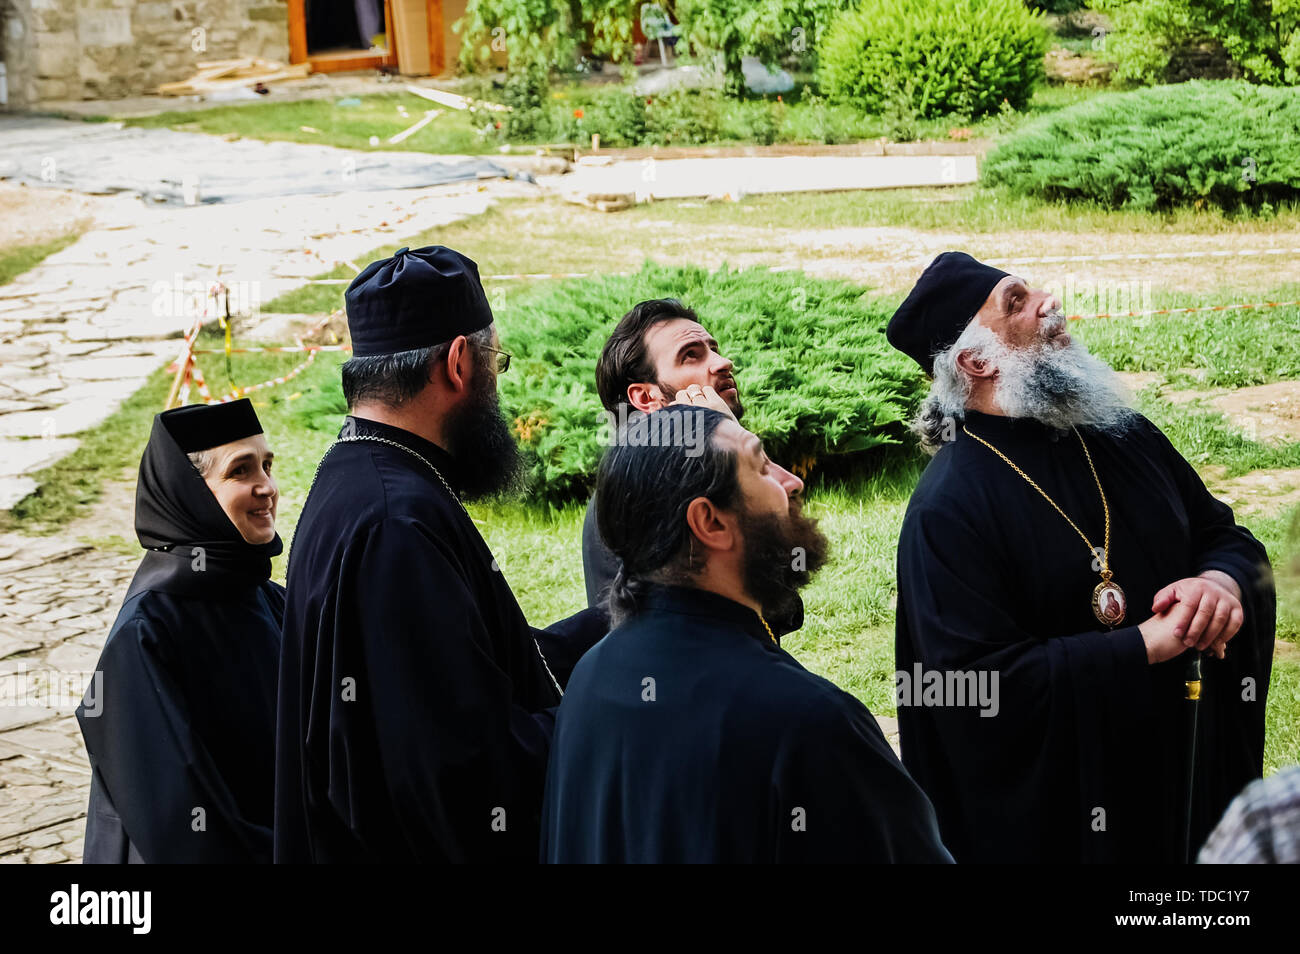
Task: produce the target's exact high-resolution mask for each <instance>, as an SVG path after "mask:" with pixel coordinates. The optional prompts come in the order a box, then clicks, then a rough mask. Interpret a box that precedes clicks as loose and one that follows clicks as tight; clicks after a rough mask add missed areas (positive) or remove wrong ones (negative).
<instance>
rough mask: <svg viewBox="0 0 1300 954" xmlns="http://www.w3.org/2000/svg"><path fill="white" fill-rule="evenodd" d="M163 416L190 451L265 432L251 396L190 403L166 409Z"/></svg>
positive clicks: (169, 428) (167, 426)
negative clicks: (221, 401) (222, 400)
mask: <svg viewBox="0 0 1300 954" xmlns="http://www.w3.org/2000/svg"><path fill="white" fill-rule="evenodd" d="M159 418H160V420H161V421H162V423H163V425H164V426H165V427H166V428H167V433H168V434H170V435H171V436H172V439H173V440H174V441H176V444H177V446H178V447H180V449H181V450H182V451H184V452H185V453H186V454H193V453H194V452H195V451H201V450H207V449H208V448H209V447H220V446H221V445H222V444H229V443H230V442H231V441H238V440H242V439H243V438H245V437H252V436H253V435H254V434H261V433H262V423H261V422H260V421H259V420H258V419H257V412H256V411H254V410H253V402H252V401H250V400H249V399H248V398H240V399H239V400H238V401H228V402H227V403H225V404H187V405H186V406H185V407H177V408H173V409H172V410H170V411H163V412H162V414H160V415H159Z"/></svg>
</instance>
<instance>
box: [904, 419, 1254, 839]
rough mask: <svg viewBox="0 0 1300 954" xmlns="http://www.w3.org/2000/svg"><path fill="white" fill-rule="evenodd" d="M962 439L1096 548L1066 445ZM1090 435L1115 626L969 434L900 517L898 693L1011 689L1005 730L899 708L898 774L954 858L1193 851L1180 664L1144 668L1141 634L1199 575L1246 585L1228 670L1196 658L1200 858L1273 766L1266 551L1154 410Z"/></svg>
mask: <svg viewBox="0 0 1300 954" xmlns="http://www.w3.org/2000/svg"><path fill="white" fill-rule="evenodd" d="M966 426H967V427H969V429H970V431H971V432H973V433H974V434H977V435H979V436H980V437H981V438H983V439H984V440H986V441H988V442H989V443H991V444H993V446H995V447H997V448H998V449H999V450H1000V451H1002V453H1004V454H1005V455H1006V456H1007V457H1009V458H1010V459H1011V460H1012V461H1014V462H1015V464H1016V465H1017V466H1019V467H1020V468H1021V469H1022V470H1023V471H1025V473H1027V474H1028V475H1029V476H1030V477H1032V478H1033V479H1034V480H1035V481H1036V482H1037V483H1038V484H1039V486H1041V487H1042V489H1043V490H1044V491H1046V492H1047V493H1048V494H1049V495H1050V496H1051V497H1052V499H1053V500H1055V501H1056V503H1057V504H1058V505H1059V506H1060V507H1061V508H1062V509H1063V510H1064V511H1065V513H1066V514H1068V515H1069V516H1070V519H1071V520H1073V521H1074V522H1075V523H1076V524H1077V525H1078V526H1079V528H1080V529H1081V530H1082V531H1083V532H1084V533H1085V534H1087V536H1088V538H1089V540H1090V541H1091V542H1092V543H1093V545H1094V546H1097V547H1100V546H1102V539H1103V532H1104V516H1103V511H1102V505H1101V498H1100V496H1099V494H1098V492H1097V485H1096V482H1095V481H1094V479H1093V476H1092V472H1091V470H1090V469H1089V467H1088V462H1087V460H1086V458H1085V457H1084V453H1083V450H1082V448H1081V447H1080V444H1079V441H1078V438H1076V437H1075V436H1074V434H1073V433H1071V432H1070V431H1063V432H1061V431H1055V430H1053V429H1051V428H1048V427H1046V426H1044V425H1042V424H1040V423H1038V422H1036V421H1032V420H1027V419H1010V418H1005V417H997V416H991V415H986V414H980V413H978V412H974V411H970V412H967V419H966ZM1080 433H1081V434H1082V435H1083V438H1084V440H1085V441H1086V443H1087V447H1088V450H1089V451H1090V452H1091V455H1092V459H1093V462H1094V463H1095V464H1096V469H1097V474H1098V476H1099V477H1100V480H1101V484H1102V488H1103V489H1104V490H1105V493H1106V499H1107V501H1108V503H1109V505H1110V518H1111V545H1110V568H1111V570H1112V571H1113V572H1114V581H1115V582H1117V583H1118V584H1119V585H1120V586H1122V587H1123V588H1124V591H1125V593H1126V595H1127V597H1128V615H1127V618H1126V619H1125V620H1124V621H1123V622H1122V624H1121V626H1120V627H1119V628H1116V629H1113V630H1111V629H1108V628H1107V627H1105V626H1103V625H1102V624H1101V623H1099V622H1098V620H1097V618H1096V616H1095V615H1094V614H1093V611H1092V606H1091V599H1092V592H1093V589H1094V587H1095V586H1096V585H1097V584H1098V583H1099V582H1100V581H1101V577H1100V575H1099V573H1098V572H1096V571H1095V570H1094V569H1093V557H1092V554H1090V553H1089V552H1088V548H1087V546H1086V545H1085V544H1084V542H1083V540H1082V539H1081V538H1080V536H1079V535H1078V534H1077V533H1075V531H1074V530H1072V529H1071V528H1070V526H1069V524H1068V523H1066V521H1065V520H1064V519H1063V518H1062V517H1061V516H1060V514H1058V513H1057V512H1056V511H1055V510H1054V509H1053V508H1052V507H1051V505H1050V504H1048V503H1047V501H1046V500H1044V499H1043V498H1042V496H1040V495H1039V493H1038V492H1037V491H1035V490H1034V489H1033V488H1032V487H1031V486H1030V485H1029V484H1028V483H1027V482H1026V481H1025V480H1024V479H1023V478H1022V477H1020V476H1019V475H1017V474H1016V473H1015V472H1014V471H1013V470H1012V469H1011V468H1010V467H1008V466H1007V464H1006V463H1005V462H1004V461H1003V460H1001V459H1000V458H998V457H997V456H996V455H995V454H994V453H993V452H992V451H990V450H989V449H988V448H987V447H985V446H983V445H982V444H980V443H979V442H977V441H975V440H973V439H971V438H970V437H968V436H967V435H966V434H965V433H964V432H963V431H962V428H961V426H960V423H959V424H958V425H957V427H956V429H955V439H954V440H953V441H951V442H950V443H948V444H946V445H945V446H943V447H942V448H941V449H940V451H939V452H938V454H936V455H935V457H934V459H933V460H932V461H931V462H930V464H929V466H928V467H927V468H926V470H925V473H924V474H923V475H922V478H921V481H920V483H919V485H918V486H917V488H916V491H915V492H914V493H913V495H912V499H911V503H910V504H909V506H908V510H907V515H906V517H905V518H904V521H903V529H902V534H901V538H900V540H899V548H898V590H899V594H898V615H897V631H896V643H895V652H896V662H897V666H898V670H899V672H900V673H901V674H905V678H906V680H907V682H905V683H903V687H904V688H906V689H908V690H909V693H908V694H909V698H908V700H905V701H910V702H917V701H922V697H921V696H920V694H919V692H918V690H917V689H916V686H915V683H916V677H917V676H918V675H919V676H920V677H921V680H922V682H924V681H925V679H926V674H927V673H929V672H930V671H932V670H933V671H939V672H949V671H968V672H969V671H975V672H978V671H988V672H990V673H996V674H997V676H998V712H997V715H996V716H994V717H981V715H980V711H979V709H978V708H976V707H972V706H965V707H951V706H948V707H944V706H929V705H924V704H922V705H907V704H900V705H899V708H898V719H899V727H900V738H901V746H902V752H903V762H904V764H905V765H907V767H908V769H909V770H910V771H911V773H912V776H913V777H914V778H915V779H916V780H917V781H918V782H919V783H920V784H921V786H922V787H923V788H924V789H925V790H926V792H927V793H928V794H929V796H930V798H931V799H932V800H933V802H934V806H935V810H936V811H937V812H938V816H939V826H940V829H941V831H942V832H943V838H944V842H945V843H946V844H947V845H948V847H949V848H950V849H951V850H952V853H953V856H954V857H955V858H956V859H957V860H958V861H959V862H1000V861H1012V862H1080V861H1085V862H1137V861H1153V862H1171V861H1179V860H1181V855H1182V832H1181V828H1182V819H1183V815H1184V801H1185V797H1186V787H1187V782H1186V777H1187V766H1186V755H1185V748H1186V741H1185V740H1186V734H1187V733H1186V730H1185V728H1184V725H1185V722H1184V720H1185V716H1186V706H1188V705H1189V703H1188V702H1186V701H1185V699H1184V681H1183V675H1184V671H1185V667H1184V662H1185V660H1184V658H1181V657H1180V658H1177V659H1174V660H1170V661H1168V662H1165V663H1161V664H1158V665H1155V666H1151V665H1148V663H1147V659H1146V650H1145V648H1144V645H1143V642H1142V636H1141V633H1140V632H1139V631H1138V624H1140V623H1142V622H1144V621H1145V620H1146V619H1148V618H1149V617H1150V616H1151V603H1152V600H1153V599H1154V597H1155V594H1156V592H1157V591H1159V590H1160V589H1162V588H1163V587H1164V586H1166V585H1168V584H1169V583H1172V582H1174V581H1176V580H1179V579H1182V578H1184V577H1192V576H1196V575H1197V574H1199V573H1201V572H1203V571H1205V570H1209V569H1216V570H1221V571H1223V572H1225V573H1227V574H1228V575H1229V576H1231V577H1232V578H1233V579H1234V580H1236V582H1237V583H1238V585H1239V586H1240V587H1241V591H1242V605H1243V608H1244V610H1245V623H1244V625H1243V627H1242V629H1241V631H1240V632H1239V633H1238V634H1237V636H1236V637H1235V638H1234V639H1233V640H1232V641H1231V642H1230V643H1228V650H1227V658H1226V659H1225V660H1224V661H1219V660H1217V659H1215V658H1206V659H1205V661H1204V664H1203V672H1204V676H1203V689H1202V695H1201V702H1200V703H1199V705H1200V713H1199V732H1198V739H1197V762H1198V764H1197V776H1196V785H1195V793H1194V803H1193V805H1194V808H1193V821H1192V836H1191V842H1192V851H1193V852H1195V850H1196V846H1198V845H1199V844H1201V842H1203V841H1204V839H1205V837H1206V835H1207V834H1208V833H1209V831H1210V829H1211V828H1212V827H1213V825H1214V823H1215V821H1216V820H1217V819H1218V818H1219V817H1220V815H1222V813H1223V811H1224V809H1225V808H1226V807H1227V805H1228V803H1229V802H1230V801H1231V799H1232V797H1233V796H1234V795H1235V794H1236V793H1237V792H1238V791H1239V790H1240V789H1241V788H1242V787H1243V786H1244V785H1245V784H1246V783H1247V782H1249V781H1250V780H1251V779H1252V778H1258V777H1259V776H1260V773H1261V770H1262V765H1263V745H1264V708H1265V699H1266V696H1267V691H1268V680H1269V673H1270V668H1271V663H1272V654H1273V634H1274V625H1275V615H1276V600H1275V596H1274V592H1273V585H1272V575H1271V572H1270V570H1269V567H1268V561H1267V556H1266V554H1265V551H1264V547H1263V546H1262V545H1261V544H1260V543H1259V542H1258V541H1256V540H1255V538H1254V537H1253V536H1251V534H1250V533H1249V532H1248V531H1247V530H1245V529H1244V528H1242V527H1239V526H1238V525H1237V524H1236V523H1235V522H1234V520H1233V515H1232V511H1231V509H1230V508H1229V507H1228V506H1227V505H1225V504H1223V503H1221V502H1219V501H1217V500H1215V499H1214V498H1213V497H1212V496H1211V495H1210V493H1209V492H1208V491H1207V490H1206V488H1205V485H1204V484H1203V483H1202V482H1201V480H1200V478H1199V477H1198V476H1197V474H1196V472H1195V471H1194V470H1193V469H1192V467H1191V466H1190V465H1189V464H1188V463H1187V462H1186V461H1185V460H1184V459H1183V458H1182V456H1181V455H1180V454H1179V453H1178V452H1177V451H1176V450H1175V449H1174V447H1173V446H1172V445H1171V444H1170V443H1169V441H1168V439H1167V438H1166V437H1165V436H1164V435H1163V434H1162V433H1161V432H1160V431H1159V429H1158V428H1156V427H1155V425H1153V424H1152V423H1151V422H1149V421H1147V420H1146V419H1145V418H1140V419H1138V421H1137V422H1136V424H1135V425H1134V427H1133V428H1132V429H1131V430H1129V431H1127V432H1125V433H1124V434H1123V435H1122V436H1118V437H1114V436H1106V435H1103V434H1100V433H1098V432H1096V431H1094V430H1091V429H1089V428H1080ZM917 667H920V668H919V669H918V668H917ZM930 678H931V679H933V678H934V677H930Z"/></svg>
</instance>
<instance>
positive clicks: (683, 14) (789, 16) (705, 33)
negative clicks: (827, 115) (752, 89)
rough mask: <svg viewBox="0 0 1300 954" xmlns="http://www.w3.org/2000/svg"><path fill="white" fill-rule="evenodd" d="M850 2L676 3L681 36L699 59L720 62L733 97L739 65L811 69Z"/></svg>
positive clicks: (723, 0)
mask: <svg viewBox="0 0 1300 954" xmlns="http://www.w3.org/2000/svg"><path fill="white" fill-rule="evenodd" d="M853 3H854V0H677V3H676V4H675V10H676V14H677V19H678V22H680V23H681V27H682V35H683V36H684V37H685V39H686V42H687V44H688V45H689V46H690V48H691V50H692V51H694V52H695V53H697V54H705V55H708V54H714V55H717V56H719V57H720V58H721V60H722V63H723V67H724V69H725V71H726V76H727V82H728V85H729V87H730V88H731V91H732V92H738V91H740V90H741V89H743V88H744V76H743V74H742V73H741V70H740V61H741V58H742V57H745V56H756V57H758V58H759V59H760V60H762V61H763V62H764V63H765V64H767V65H769V66H775V65H777V64H778V63H780V62H782V61H784V60H787V59H791V58H793V59H795V60H796V61H798V60H803V59H806V66H805V67H803V68H805V69H811V68H812V67H813V66H814V65H815V62H816V60H815V55H816V52H817V41H818V38H819V37H820V36H821V34H822V32H823V31H824V30H825V29H826V28H827V27H828V26H829V25H830V22H831V20H832V19H833V18H834V17H835V15H836V14H837V13H839V12H841V11H843V10H845V9H848V8H849V7H851V6H853Z"/></svg>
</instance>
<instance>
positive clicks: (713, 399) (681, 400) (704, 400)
mask: <svg viewBox="0 0 1300 954" xmlns="http://www.w3.org/2000/svg"><path fill="white" fill-rule="evenodd" d="M673 403H674V404H693V405H695V406H696V407H707V408H708V409H709V410H711V411H718V412H719V413H721V414H725V415H727V417H729V418H731V419H732V420H733V421H734V420H735V419H736V415H735V414H733V413H732V412H731V408H730V407H729V406H728V404H727V402H726V401H724V400H722V398H720V397H718V392H717V391H715V390H714V389H713V388H711V387H707V386H706V387H700V386H699V385H698V384H692V385H691V386H690V387H688V388H686V389H685V390H684V391H678V392H677V399H676V400H675V401H673Z"/></svg>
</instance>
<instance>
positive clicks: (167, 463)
mask: <svg viewBox="0 0 1300 954" xmlns="http://www.w3.org/2000/svg"><path fill="white" fill-rule="evenodd" d="M260 433H262V426H261V424H260V423H259V422H258V420H257V415H256V414H255V413H254V411H253V406H252V403H251V402H250V401H249V400H248V399H247V398H244V399H242V400H239V401H232V402H229V403H227V404H210V405H208V404H194V405H189V406H187V407H181V408H175V409H173V410H170V411H163V412H162V413H161V414H159V415H157V416H156V417H154V420H153V431H152V432H151V433H150V435H149V443H148V444H147V445H145V449H144V455H143V457H141V459H140V477H139V480H138V482H137V483H136V488H135V533H136V537H138V538H139V540H140V545H141V546H143V547H144V548H145V549H146V550H148V551H149V552H148V553H146V554H145V557H144V560H142V561H141V563H140V568H139V569H138V570H136V573H135V578H134V579H133V580H132V581H131V587H130V589H129V590H128V591H127V598H128V599H129V598H130V597H131V596H133V595H134V594H135V593H137V592H139V591H140V590H165V591H167V592H171V593H180V594H185V595H193V596H213V597H220V596H223V595H228V593H229V591H230V589H231V588H235V587H238V588H243V587H249V586H257V585H259V584H261V583H263V582H265V581H266V580H267V579H269V578H270V576H271V557H273V556H275V555H276V554H278V553H280V551H281V550H283V549H284V542H283V541H282V540H281V539H280V535H279V534H278V533H277V534H276V535H275V538H274V539H272V540H271V541H270V542H269V543H262V544H253V543H249V542H247V541H246V540H245V539H244V538H243V536H242V535H241V534H240V532H239V530H238V529H237V528H236V527H235V525H234V524H233V523H232V522H231V520H230V518H229V517H228V516H226V512H225V511H224V510H223V509H222V508H221V504H220V503H218V502H217V498H216V497H215V496H213V494H212V491H211V490H210V489H209V488H208V485H207V482H206V481H204V479H203V477H202V476H200V475H199V472H198V470H197V469H196V468H195V467H194V465H193V464H192V463H190V459H189V457H188V456H187V455H188V454H190V453H193V452H194V451H199V450H207V449H209V448H212V447H219V446H220V445H222V444H228V443H230V442H231V441H235V440H240V439H242V438H244V437H251V436H252V435H254V434H260Z"/></svg>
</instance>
